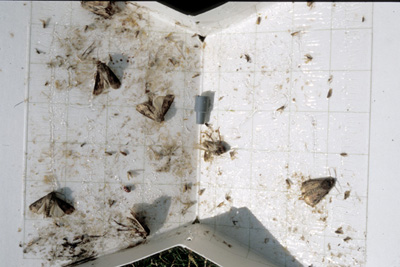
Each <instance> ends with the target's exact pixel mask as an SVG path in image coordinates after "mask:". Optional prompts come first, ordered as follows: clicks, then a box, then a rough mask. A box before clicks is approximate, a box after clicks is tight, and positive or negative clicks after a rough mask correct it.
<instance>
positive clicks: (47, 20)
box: [40, 18, 50, 29]
mask: <svg viewBox="0 0 400 267" xmlns="http://www.w3.org/2000/svg"><path fill="white" fill-rule="evenodd" d="M40 21H41V22H42V27H43V29H44V28H46V27H47V26H48V25H49V22H50V18H48V19H46V20H44V19H41V20H40Z"/></svg>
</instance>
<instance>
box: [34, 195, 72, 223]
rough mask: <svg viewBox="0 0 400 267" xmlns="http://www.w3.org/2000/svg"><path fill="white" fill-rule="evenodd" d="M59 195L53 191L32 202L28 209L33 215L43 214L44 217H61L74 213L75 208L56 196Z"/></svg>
mask: <svg viewBox="0 0 400 267" xmlns="http://www.w3.org/2000/svg"><path fill="white" fill-rule="evenodd" d="M59 194H61V193H58V192H56V191H53V192H51V193H49V194H47V195H45V196H44V197H42V198H40V199H38V200H36V201H35V202H33V203H32V204H31V205H29V209H30V210H31V211H32V212H34V213H38V214H43V215H44V216H45V217H61V216H63V215H64V214H71V213H72V212H74V210H75V208H74V207H73V206H72V205H70V204H69V203H67V202H66V201H64V200H62V199H61V198H60V197H59V196H58V195H59Z"/></svg>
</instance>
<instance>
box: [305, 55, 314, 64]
mask: <svg viewBox="0 0 400 267" xmlns="http://www.w3.org/2000/svg"><path fill="white" fill-rule="evenodd" d="M304 56H305V58H306V60H305V63H306V64H307V63H309V62H310V61H312V60H313V56H311V55H310V54H305V55H304Z"/></svg>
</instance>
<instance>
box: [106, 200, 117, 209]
mask: <svg viewBox="0 0 400 267" xmlns="http://www.w3.org/2000/svg"><path fill="white" fill-rule="evenodd" d="M115 202H117V201H116V200H114V199H109V200H108V206H109V207H110V208H111V207H112V206H113V205H114V204H115Z"/></svg>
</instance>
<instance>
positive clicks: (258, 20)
mask: <svg viewBox="0 0 400 267" xmlns="http://www.w3.org/2000/svg"><path fill="white" fill-rule="evenodd" d="M260 23H261V17H260V16H258V17H257V21H256V24H257V25H260Z"/></svg>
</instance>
